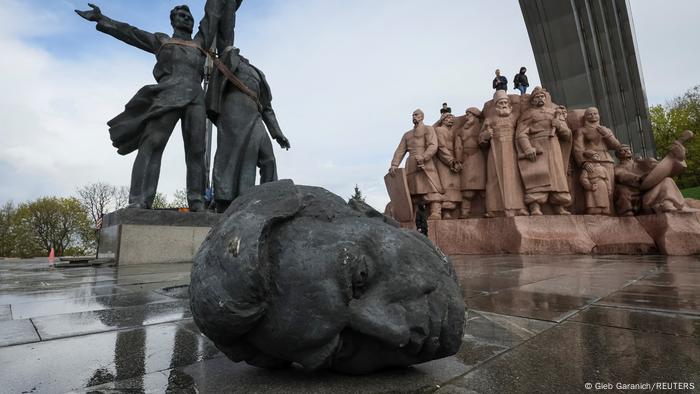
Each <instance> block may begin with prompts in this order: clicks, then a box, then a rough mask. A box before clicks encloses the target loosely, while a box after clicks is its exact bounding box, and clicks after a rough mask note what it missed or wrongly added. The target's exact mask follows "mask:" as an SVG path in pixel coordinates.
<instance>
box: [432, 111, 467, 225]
mask: <svg viewBox="0 0 700 394" xmlns="http://www.w3.org/2000/svg"><path fill="white" fill-rule="evenodd" d="M454 122H455V117H454V115H452V114H451V113H449V112H445V113H443V114H442V116H441V117H440V121H439V122H438V123H437V124H436V125H435V134H436V135H437V139H438V152H437V160H435V166H436V167H437V172H438V175H439V176H440V184H441V185H442V188H443V194H442V217H443V218H444V219H456V218H457V217H458V215H457V214H456V213H454V214H453V211H455V210H456V209H457V208H458V206H459V203H460V202H461V201H462V196H461V191H460V176H459V172H460V170H461V165H460V164H459V161H458V159H457V156H456V154H455V136H454V129H453V128H452V126H453V125H454Z"/></svg>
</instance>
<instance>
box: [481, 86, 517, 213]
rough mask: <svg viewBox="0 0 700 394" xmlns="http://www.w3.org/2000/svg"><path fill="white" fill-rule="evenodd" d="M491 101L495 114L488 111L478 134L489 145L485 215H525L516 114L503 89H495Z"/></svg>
mask: <svg viewBox="0 0 700 394" xmlns="http://www.w3.org/2000/svg"><path fill="white" fill-rule="evenodd" d="M493 102H494V104H495V108H494V111H493V112H494V113H495V114H494V115H487V117H486V119H485V121H484V125H483V127H482V132H481V134H480V135H479V141H480V143H481V144H487V145H488V146H489V153H488V158H487V166H486V216H487V217H493V216H496V215H498V214H503V215H505V216H515V215H527V210H525V205H524V202H523V200H524V196H523V186H522V181H521V180H520V171H519V170H518V156H517V154H516V152H515V144H514V141H513V138H514V136H515V125H516V122H517V117H516V116H515V115H514V114H513V107H512V105H511V103H510V99H509V98H508V95H507V94H506V92H505V91H503V90H498V91H496V94H494V97H493Z"/></svg>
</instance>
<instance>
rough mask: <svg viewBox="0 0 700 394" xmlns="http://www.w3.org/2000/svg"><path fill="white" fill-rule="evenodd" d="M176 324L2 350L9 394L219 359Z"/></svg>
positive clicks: (0, 375) (64, 388)
mask: <svg viewBox="0 0 700 394" xmlns="http://www.w3.org/2000/svg"><path fill="white" fill-rule="evenodd" d="M220 356H221V354H220V353H219V352H218V350H217V349H216V347H215V346H214V345H213V344H212V343H211V342H210V341H209V340H208V339H206V338H205V337H204V336H202V335H197V334H194V333H192V332H191V331H189V330H187V329H185V328H183V327H182V326H181V325H178V324H176V323H165V324H159V325H154V326H148V327H144V328H138V329H134V330H124V331H112V332H107V333H100V334H92V335H84V336H78V337H72V338H65V339H57V340H53V341H46V342H39V343H33V344H26V345H17V346H10V347H4V348H0V382H2V385H3V386H2V388H3V392H8V393H21V392H32V393H63V392H69V391H72V390H81V389H83V388H85V387H90V386H97V385H100V384H104V383H108V382H113V381H121V380H126V379H131V378H138V377H140V376H143V375H145V374H149V373H153V372H158V371H162V370H167V369H171V368H178V367H181V366H185V365H190V364H193V363H196V362H199V361H203V360H206V359H210V358H213V357H220Z"/></svg>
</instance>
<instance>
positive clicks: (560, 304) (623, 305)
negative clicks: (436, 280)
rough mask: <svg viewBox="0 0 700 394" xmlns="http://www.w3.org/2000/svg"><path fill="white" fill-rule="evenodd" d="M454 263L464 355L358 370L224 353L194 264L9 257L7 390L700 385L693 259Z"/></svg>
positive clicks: (698, 300)
mask: <svg viewBox="0 0 700 394" xmlns="http://www.w3.org/2000/svg"><path fill="white" fill-rule="evenodd" d="M453 261H454V264H455V270H456V271H457V274H458V276H459V278H460V281H461V283H462V286H463V293H464V297H465V301H466V304H467V310H466V311H465V313H466V318H467V323H466V330H465V335H464V338H463V345H462V348H461V350H460V352H459V353H458V354H457V355H455V356H453V357H449V358H446V359H443V360H437V361H433V362H429V363H425V364H421V365H417V366H414V367H411V368H403V369H392V370H387V371H383V372H380V373H376V374H372V375H368V376H361V377H355V376H346V375H340V374H336V373H332V372H317V373H308V372H305V371H300V370H296V369H288V370H275V371H269V370H263V369H258V368H255V367H251V366H248V365H246V364H240V363H239V364H236V363H233V362H231V361H229V360H228V359H227V358H225V357H224V356H223V355H222V354H221V353H220V352H219V351H218V350H217V349H216V347H215V346H213V344H212V343H211V342H210V341H209V340H208V339H207V338H206V337H204V336H202V335H201V334H200V333H199V330H198V329H197V327H196V326H195V325H194V323H193V322H192V319H191V313H190V310H189V304H188V300H187V297H188V295H187V294H188V292H187V291H188V289H187V283H188V280H189V271H190V268H191V265H190V264H167V265H162V264H158V265H141V266H126V267H81V268H70V269H51V268H49V267H48V264H47V263H46V262H45V261H41V260H0V382H1V383H0V384H1V385H0V392H2V393H5V392H7V393H62V392H90V393H93V392H96V393H100V392H109V393H112V392H130V393H139V392H156V393H157V392H184V393H221V392H241V393H326V392H330V393H404V392H409V393H410V392H417V393H432V392H437V393H441V394H444V393H509V392H513V393H519V392H523V393H531V392H537V393H577V392H581V393H584V392H591V391H593V392H595V391H608V392H638V391H639V390H632V389H633V388H637V387H643V388H646V386H637V387H634V386H621V385H624V384H639V385H645V384H649V385H650V387H651V388H652V389H653V388H654V386H653V385H654V384H657V383H660V384H665V386H657V387H656V389H657V390H645V391H652V392H654V391H659V392H693V391H695V390H693V389H691V385H693V386H692V387H694V388H697V389H696V390H697V391H700V259H699V258H697V257H661V256H601V257H585V256H555V257H551V256H513V255H509V256H454V257H453ZM586 384H591V385H592V388H593V389H592V390H588V389H586ZM605 384H608V385H609V386H603V385H605ZM596 385H597V386H596ZM596 387H598V388H599V390H596ZM626 388H627V389H628V390H626ZM664 388H672V389H676V390H663V389H664ZM684 389H685V390H684Z"/></svg>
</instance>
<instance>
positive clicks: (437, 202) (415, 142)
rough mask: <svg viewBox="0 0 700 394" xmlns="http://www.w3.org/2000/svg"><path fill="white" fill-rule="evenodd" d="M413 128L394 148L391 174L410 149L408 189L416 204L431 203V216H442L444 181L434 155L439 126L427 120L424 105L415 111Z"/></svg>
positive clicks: (436, 148) (407, 169) (407, 171)
mask: <svg viewBox="0 0 700 394" xmlns="http://www.w3.org/2000/svg"><path fill="white" fill-rule="evenodd" d="M412 117H413V129H411V130H409V131H407V132H406V133H405V134H404V135H403V137H401V142H400V143H399V146H398V147H397V148H396V152H394V158H393V159H392V161H391V167H390V168H389V174H390V175H392V176H394V175H395V174H396V170H397V169H398V168H399V165H400V164H401V161H402V160H403V158H404V156H405V155H406V153H408V159H406V180H407V182H408V192H409V194H410V195H411V198H412V200H413V204H414V206H417V205H419V204H421V203H423V204H428V205H429V209H430V216H428V219H430V220H437V219H441V218H442V206H441V200H442V198H441V195H440V193H442V185H441V184H440V177H439V176H438V173H437V170H436V169H435V162H434V160H433V156H435V154H436V153H437V150H438V142H437V135H436V133H435V129H434V128H433V127H431V126H426V125H425V124H424V123H423V119H424V118H425V114H424V113H423V111H421V110H420V109H417V110H415V111H413V115H412Z"/></svg>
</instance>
